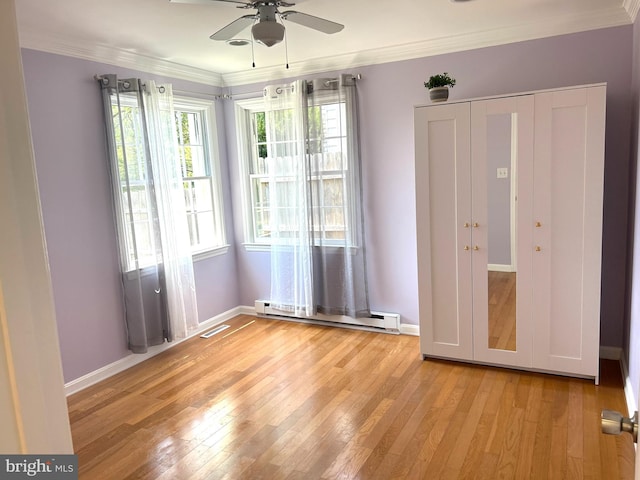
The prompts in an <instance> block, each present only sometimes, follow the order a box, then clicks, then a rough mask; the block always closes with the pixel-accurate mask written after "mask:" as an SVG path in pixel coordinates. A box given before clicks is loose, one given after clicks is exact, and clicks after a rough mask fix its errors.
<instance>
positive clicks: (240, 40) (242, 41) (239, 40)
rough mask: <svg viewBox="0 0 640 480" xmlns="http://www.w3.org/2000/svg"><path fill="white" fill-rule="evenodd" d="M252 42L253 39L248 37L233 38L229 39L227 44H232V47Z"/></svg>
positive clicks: (243, 45)
mask: <svg viewBox="0 0 640 480" xmlns="http://www.w3.org/2000/svg"><path fill="white" fill-rule="evenodd" d="M250 43H251V40H247V39H246V38H232V39H231V40H227V45H231V46H232V47H245V46H247V45H249V44H250Z"/></svg>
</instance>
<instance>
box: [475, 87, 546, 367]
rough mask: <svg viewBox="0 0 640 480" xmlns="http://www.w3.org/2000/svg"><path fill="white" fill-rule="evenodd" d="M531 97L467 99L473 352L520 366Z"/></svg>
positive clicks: (525, 317)
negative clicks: (469, 113)
mask: <svg viewBox="0 0 640 480" xmlns="http://www.w3.org/2000/svg"><path fill="white" fill-rule="evenodd" d="M533 104H534V101H533V95H523V96H516V97H507V98H499V99H491V100H482V101H476V102H472V103H471V147H472V154H471V178H472V187H471V190H472V207H471V209H472V216H473V225H474V228H473V229H472V237H473V240H472V242H473V245H474V248H475V247H476V246H477V247H478V249H477V250H474V251H473V267H472V268H473V334H474V340H473V341H474V359H475V360H478V361H481V362H487V363H495V364H501V365H511V366H519V367H531V365H532V342H531V332H532V329H531V316H532V311H531V276H532V273H531V261H532V254H531V235H532V230H533V227H532V203H531V202H532V193H533ZM476 225H477V226H476Z"/></svg>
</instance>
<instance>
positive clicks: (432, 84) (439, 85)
mask: <svg viewBox="0 0 640 480" xmlns="http://www.w3.org/2000/svg"><path fill="white" fill-rule="evenodd" d="M455 84H456V79H455V78H452V77H451V76H449V74H448V73H447V72H444V73H439V74H437V75H432V76H431V77H429V81H428V82H424V86H425V87H426V88H428V89H429V98H430V99H431V101H432V102H445V101H447V99H448V98H449V87H451V88H453V86H454V85H455Z"/></svg>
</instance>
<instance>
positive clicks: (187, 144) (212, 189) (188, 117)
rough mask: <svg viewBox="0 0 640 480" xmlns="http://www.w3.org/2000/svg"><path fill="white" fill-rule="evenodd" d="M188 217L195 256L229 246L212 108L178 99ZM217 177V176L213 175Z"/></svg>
mask: <svg viewBox="0 0 640 480" xmlns="http://www.w3.org/2000/svg"><path fill="white" fill-rule="evenodd" d="M174 108H175V113H176V131H177V136H178V145H179V149H178V150H179V155H180V166H181V169H182V177H183V180H184V194H185V205H186V208H187V211H186V215H187V221H188V224H189V235H190V237H191V247H192V248H193V251H194V253H199V252H204V251H209V250H213V249H215V248H217V247H222V246H224V245H225V244H226V240H225V234H224V225H223V221H222V200H221V185H220V182H219V179H220V175H219V165H218V161H217V155H216V158H213V157H214V155H213V154H212V152H216V153H217V145H216V143H217V142H215V141H214V140H215V138H216V137H215V132H214V127H215V122H214V120H213V119H214V111H213V105H212V104H211V103H209V102H197V101H194V100H187V99H184V98H178V99H176V100H175V102H174ZM214 173H215V174H214Z"/></svg>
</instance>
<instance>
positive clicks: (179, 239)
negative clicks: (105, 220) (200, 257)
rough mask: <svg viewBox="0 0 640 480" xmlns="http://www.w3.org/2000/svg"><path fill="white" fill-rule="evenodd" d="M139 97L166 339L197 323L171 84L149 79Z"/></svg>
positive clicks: (191, 327) (189, 242)
mask: <svg viewBox="0 0 640 480" xmlns="http://www.w3.org/2000/svg"><path fill="white" fill-rule="evenodd" d="M143 99H144V112H145V116H146V124H147V132H148V142H149V153H150V159H151V170H152V172H153V183H154V188H153V191H154V193H155V197H156V205H157V208H158V228H159V233H160V242H161V246H162V247H161V252H162V263H161V272H162V274H163V276H164V283H165V289H166V292H165V294H166V299H167V309H168V317H169V322H168V327H169V332H168V339H169V340H173V339H178V338H185V337H186V336H187V335H188V333H189V332H190V331H191V330H193V329H195V328H196V327H197V326H198V312H197V304H196V294H195V280H194V275H193V259H192V256H191V240H190V238H189V226H188V224H187V217H186V215H185V212H186V207H185V198H184V186H183V179H182V172H181V170H180V164H179V162H178V158H179V157H178V142H177V131H176V123H175V122H176V120H175V112H174V109H173V92H172V86H171V85H170V84H165V85H156V83H155V82H154V81H153V80H149V81H148V82H147V88H146V89H145V94H144V95H143Z"/></svg>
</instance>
